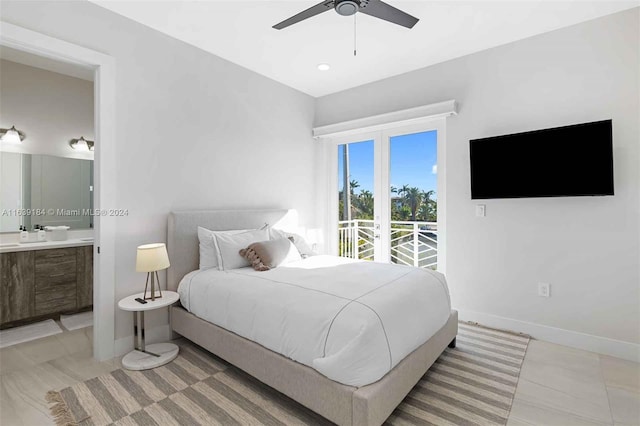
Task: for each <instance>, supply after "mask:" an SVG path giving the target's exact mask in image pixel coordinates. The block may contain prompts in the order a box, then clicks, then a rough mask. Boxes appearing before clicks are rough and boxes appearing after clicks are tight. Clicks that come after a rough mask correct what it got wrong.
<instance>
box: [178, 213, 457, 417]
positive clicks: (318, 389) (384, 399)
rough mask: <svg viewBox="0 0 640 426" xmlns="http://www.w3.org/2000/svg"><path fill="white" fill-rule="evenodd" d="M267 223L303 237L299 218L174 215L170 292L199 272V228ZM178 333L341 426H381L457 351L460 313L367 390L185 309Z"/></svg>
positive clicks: (285, 215)
mask: <svg viewBox="0 0 640 426" xmlns="http://www.w3.org/2000/svg"><path fill="white" fill-rule="evenodd" d="M265 223H268V224H270V225H271V226H274V227H276V228H283V229H288V230H296V229H297V227H298V223H297V213H296V212H295V211H294V210H283V209H275V210H210V211H181V212H173V213H171V214H170V215H169V226H168V238H167V249H168V251H169V259H170V260H171V267H170V268H169V270H168V275H167V283H168V284H167V287H168V289H169V290H174V291H175V290H176V289H177V287H178V284H179V282H180V280H181V279H182V277H183V276H184V275H186V274H187V273H189V272H191V271H193V270H195V269H198V257H199V252H198V236H197V227H198V226H202V227H205V228H207V229H211V230H214V231H215V230H229V229H254V228H259V227H261V226H263V225H264V224H265ZM170 313H171V329H172V330H173V331H174V332H176V333H178V334H180V335H182V336H184V337H186V338H187V339H189V340H191V341H192V342H194V343H196V344H198V345H199V346H202V347H203V348H205V349H207V350H208V351H210V352H211V353H213V354H215V355H217V356H219V357H220V358H222V359H224V360H226V361H228V362H229V363H231V364H233V365H235V366H236V367H238V368H240V369H241V370H244V371H245V372H247V373H248V374H250V375H252V376H253V377H255V378H256V379H258V380H260V381H261V382H263V383H265V384H267V385H269V386H271V387H272V388H274V389H276V390H277V391H279V392H281V393H283V394H285V395H287V396H288V397H290V398H292V399H294V400H295V401H297V402H299V403H300V404H302V405H304V406H305V407H307V408H309V409H311V410H313V411H315V412H316V413H318V414H320V415H321V416H323V417H325V418H327V419H329V420H331V421H332V422H334V423H337V424H338V425H354V426H365V425H381V424H382V423H383V422H384V421H385V420H386V419H387V417H388V416H389V415H390V414H391V413H392V412H393V410H394V409H395V408H396V407H397V406H398V404H400V402H401V401H402V400H403V399H404V397H405V396H406V395H407V394H408V393H409V391H411V389H412V388H413V387H414V386H415V385H416V383H418V381H419V380H420V378H421V377H422V376H423V375H424V374H425V373H426V371H427V370H428V369H429V367H431V365H432V364H433V363H434V362H435V360H436V359H437V358H438V357H439V356H440V354H441V353H442V352H443V351H444V350H445V348H446V347H447V345H450V346H451V345H455V337H456V334H457V332H458V313H457V312H456V311H451V315H450V316H449V320H448V321H447V323H446V324H445V325H444V326H443V327H442V328H441V329H440V330H439V331H438V332H437V333H436V334H435V335H434V336H433V337H431V339H429V340H428V341H427V342H425V343H424V344H423V345H422V346H420V347H418V349H416V350H415V351H413V352H412V353H411V354H409V355H408V356H407V357H406V358H405V359H404V360H402V361H401V362H400V363H399V364H398V365H396V366H395V368H393V370H391V371H390V372H389V373H387V374H386V375H385V376H384V377H383V378H382V379H380V380H379V381H377V382H375V383H372V384H370V385H367V386H363V387H360V388H356V387H352V386H347V385H343V384H341V383H338V382H334V381H333V380H330V379H328V378H327V377H325V376H323V375H322V374H320V373H318V372H317V371H316V370H314V369H312V368H310V367H307V366H305V365H302V364H300V363H298V362H295V361H292V360H291V359H289V358H286V357H284V356H282V355H280V354H278V353H276V352H273V351H271V350H269V349H266V348H265V347H263V346H261V345H259V344H257V343H255V342H253V341H251V340H248V339H245V338H243V337H240V336H238V335H237V334H234V333H232V332H230V331H228V330H225V329H224V328H221V327H218V326H216V325H214V324H212V323H210V322H207V321H205V320H202V319H200V318H198V317H196V316H195V315H193V314H191V313H189V312H188V311H187V310H185V309H184V308H182V307H180V306H174V307H172V308H171V310H170Z"/></svg>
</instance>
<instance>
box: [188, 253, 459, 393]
mask: <svg viewBox="0 0 640 426" xmlns="http://www.w3.org/2000/svg"><path fill="white" fill-rule="evenodd" d="M178 292H179V293H180V301H181V303H182V305H183V306H184V307H185V308H186V309H187V310H188V311H189V312H192V313H193V314H194V315H196V316H198V317H200V318H202V319H204V320H206V321H209V322H211V323H214V324H216V325H218V326H220V327H223V328H225V329H227V330H229V331H232V332H234V333H236V334H238V335H240V336H242V337H245V338H247V339H250V340H252V341H254V342H256V343H259V344H261V345H262V346H264V347H266V348H268V349H270V350H272V351H274V352H278V353H280V354H282V355H284V356H286V357H288V358H290V359H293V360H294V361H297V362H300V363H302V364H304V365H307V366H309V367H312V368H314V369H316V370H317V371H319V372H320V373H322V374H324V375H325V376H327V377H328V378H329V379H331V380H334V381H337V382H340V383H344V384H346V385H351V386H357V387H359V386H364V385H367V384H370V383H373V382H376V381H377V380H379V379H381V378H382V377H383V376H384V375H385V374H386V373H387V372H389V371H390V370H391V369H392V368H393V367H395V365H396V364H398V363H399V362H400V361H401V360H402V359H403V358H404V357H406V356H407V355H408V354H410V353H411V352H412V351H414V350H415V349H416V348H418V347H419V346H420V345H422V344H423V343H424V342H426V341H427V340H428V339H429V338H431V336H433V335H434V334H435V333H436V332H437V331H438V330H439V329H440V328H441V327H442V326H443V325H444V324H445V323H446V321H447V319H448V318H449V315H450V311H451V302H450V298H449V290H448V288H447V284H446V281H445V278H444V276H443V275H442V274H440V273H438V272H434V271H431V270H425V269H419V268H413V267H408V266H399V265H390V264H382V263H374V262H364V261H355V260H351V259H346V258H341V257H335V256H313V257H310V258H307V259H304V260H301V261H298V262H293V263H290V264H287V265H284V266H280V267H278V268H276V269H272V270H270V271H266V272H257V271H254V270H253V269H251V268H241V269H234V270H230V271H218V270H215V269H208V270H198V271H193V272H191V273H189V274H187V275H186V276H185V277H184V278H183V279H182V281H181V283H180V285H179V287H178Z"/></svg>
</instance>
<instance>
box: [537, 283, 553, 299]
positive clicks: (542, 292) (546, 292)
mask: <svg viewBox="0 0 640 426" xmlns="http://www.w3.org/2000/svg"><path fill="white" fill-rule="evenodd" d="M538 296H540V297H551V284H547V283H538Z"/></svg>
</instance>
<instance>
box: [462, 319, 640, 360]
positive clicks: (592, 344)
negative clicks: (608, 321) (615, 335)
mask: <svg viewBox="0 0 640 426" xmlns="http://www.w3.org/2000/svg"><path fill="white" fill-rule="evenodd" d="M458 314H459V318H460V320H461V321H472V322H477V323H478V324H482V325H486V326H487V327H493V328H499V329H503V330H510V331H515V332H519V333H525V334H528V335H530V336H531V337H533V338H535V339H537V340H544V341H545V342H551V343H557V344H559V345H564V346H570V347H572V348H577V349H582V350H585V351H590V352H596V353H599V354H604V355H611V356H614V357H617V358H622V359H626V360H629V361H634V362H640V345H639V344H636V343H629V342H623V341H621V340H614V339H608V338H606V337H600V336H594V335H592V334H586V333H580V332H578V331H571V330H565V329H562V328H556V327H550V326H548V325H541V324H535V323H532V322H526V321H520V320H516V319H512V318H505V317H500V316H497V315H491V314H485V313H481V312H473V311H465V310H460V311H458Z"/></svg>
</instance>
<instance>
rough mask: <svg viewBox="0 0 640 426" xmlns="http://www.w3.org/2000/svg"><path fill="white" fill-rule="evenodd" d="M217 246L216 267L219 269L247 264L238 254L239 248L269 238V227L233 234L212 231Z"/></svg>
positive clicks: (234, 267) (223, 269)
mask: <svg viewBox="0 0 640 426" xmlns="http://www.w3.org/2000/svg"><path fill="white" fill-rule="evenodd" d="M214 236H215V242H216V246H217V248H218V269H220V270H221V271H225V270H229V269H237V268H242V267H244V266H249V262H248V261H247V259H245V258H244V257H242V256H240V250H242V249H243V248H246V247H247V246H248V245H249V244H251V243H257V242H258V241H265V240H268V239H269V229H267V228H264V229H256V230H253V231H246V232H242V233H235V234H229V233H226V234H222V233H217V232H215V233H214Z"/></svg>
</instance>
